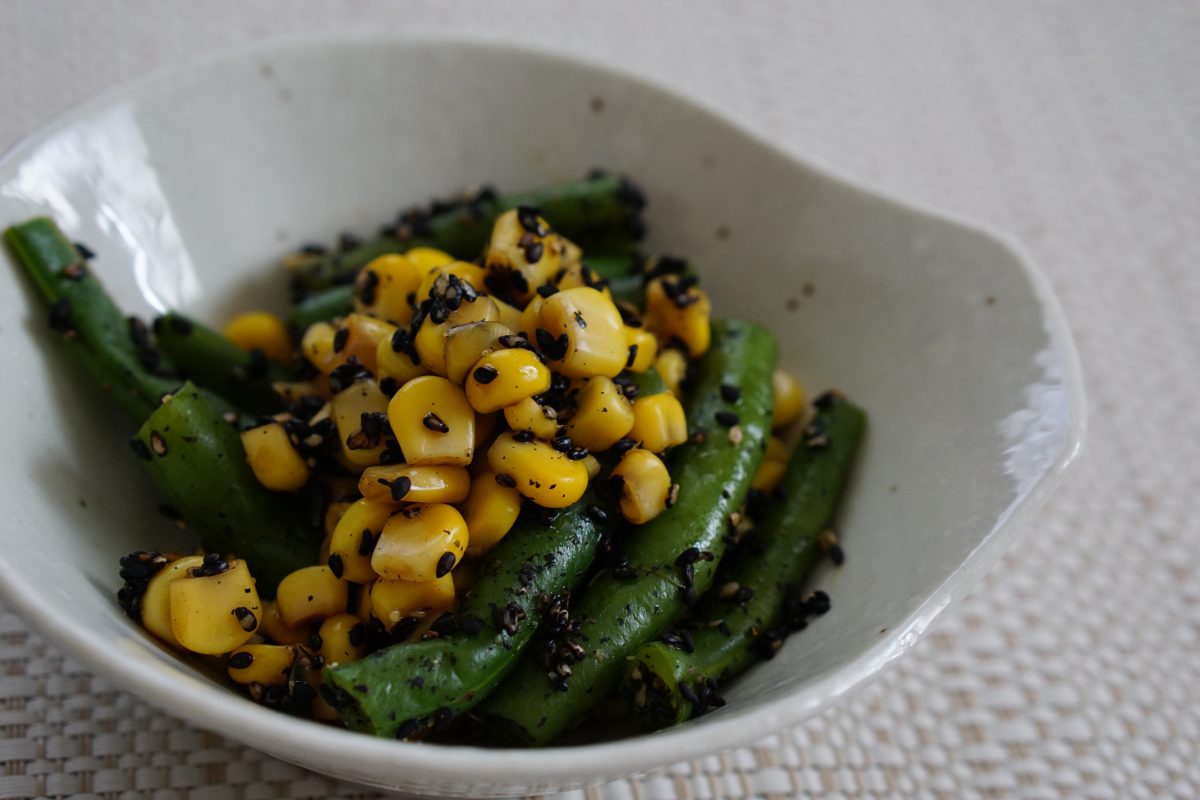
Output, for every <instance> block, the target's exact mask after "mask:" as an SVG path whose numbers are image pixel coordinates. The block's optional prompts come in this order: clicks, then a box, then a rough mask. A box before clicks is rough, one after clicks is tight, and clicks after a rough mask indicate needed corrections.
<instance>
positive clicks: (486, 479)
mask: <svg viewBox="0 0 1200 800" xmlns="http://www.w3.org/2000/svg"><path fill="white" fill-rule="evenodd" d="M520 514H521V494H520V492H518V491H517V490H516V489H514V488H512V487H510V486H502V485H500V484H499V483H497V482H496V473H495V472H492V471H491V470H485V471H483V472H480V473H479V474H478V475H476V476H475V480H473V481H472V482H471V492H470V494H468V495H467V500H466V502H465V503H464V504H463V518H464V519H465V520H466V523H467V530H468V531H469V532H470V538H469V540H468V542H467V555H469V556H472V557H477V556H481V555H483V554H484V553H486V552H487V551H488V550H491V549H492V547H494V546H495V544H496V543H497V542H499V541H500V540H501V539H503V538H504V535H505V534H506V533H508V532H509V531H510V530H512V526H513V525H514V524H515V523H516V521H517V517H518V516H520Z"/></svg>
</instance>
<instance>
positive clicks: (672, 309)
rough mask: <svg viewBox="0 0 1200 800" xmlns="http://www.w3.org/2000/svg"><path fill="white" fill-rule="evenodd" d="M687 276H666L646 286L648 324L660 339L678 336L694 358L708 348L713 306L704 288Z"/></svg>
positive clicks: (662, 340) (663, 340)
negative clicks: (689, 283) (690, 284)
mask: <svg viewBox="0 0 1200 800" xmlns="http://www.w3.org/2000/svg"><path fill="white" fill-rule="evenodd" d="M687 280H688V279H686V278H679V277H675V276H670V275H668V276H666V277H663V278H655V279H654V280H652V281H650V283H649V284H647V285H646V327H647V328H649V329H650V330H652V331H654V333H655V335H656V336H658V340H659V341H660V342H669V341H671V340H673V339H678V340H679V341H681V342H683V343H684V345H685V346H686V347H687V350H688V355H689V356H691V357H692V358H696V357H697V356H700V355H703V354H704V352H705V351H707V350H708V345H709V342H710V341H711V336H712V329H711V325H710V316H711V314H712V306H711V304H710V302H709V299H708V295H707V294H706V293H705V292H704V290H702V289H700V288H698V287H696V286H689V285H688V283H687Z"/></svg>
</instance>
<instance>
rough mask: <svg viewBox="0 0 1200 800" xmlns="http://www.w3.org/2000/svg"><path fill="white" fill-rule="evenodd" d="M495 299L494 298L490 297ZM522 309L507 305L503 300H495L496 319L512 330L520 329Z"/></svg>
mask: <svg viewBox="0 0 1200 800" xmlns="http://www.w3.org/2000/svg"><path fill="white" fill-rule="evenodd" d="M492 299H494V300H495V298H492ZM522 311H523V309H520V308H517V307H516V306H513V305H509V304H508V303H506V302H504V301H503V300H496V314H497V317H496V321H497V322H499V323H500V324H501V325H504V326H505V327H507V328H512V329H513V330H514V331H519V330H521V313H522Z"/></svg>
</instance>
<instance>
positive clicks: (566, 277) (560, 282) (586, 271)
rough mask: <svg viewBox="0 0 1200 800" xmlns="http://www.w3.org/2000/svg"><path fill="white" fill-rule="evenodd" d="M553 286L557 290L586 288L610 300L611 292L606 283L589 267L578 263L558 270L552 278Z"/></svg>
mask: <svg viewBox="0 0 1200 800" xmlns="http://www.w3.org/2000/svg"><path fill="white" fill-rule="evenodd" d="M554 285H555V286H557V287H558V288H559V290H560V291H561V290H566V289H578V288H579V287H581V286H588V287H591V288H592V289H595V290H596V291H598V292H600V293H601V294H603V295H604V296H605V297H607V298H608V299H609V300H611V299H612V290H610V289H609V288H608V282H607V281H605V280H604V279H603V278H601V277H600V276H599V275H597V274H596V273H595V272H594V271H593V270H592V269H591V267H588V266H585V265H583V264H580V263H578V262H575V263H573V264H569V265H567V266H565V267H563V268H562V269H560V270H559V271H558V272H557V273H556V274H555V276H554Z"/></svg>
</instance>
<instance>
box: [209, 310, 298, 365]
mask: <svg viewBox="0 0 1200 800" xmlns="http://www.w3.org/2000/svg"><path fill="white" fill-rule="evenodd" d="M224 333H225V338H227V339H229V341H231V342H233V343H234V344H236V345H237V346H238V347H240V348H242V349H243V350H255V349H257V350H261V351H262V353H263V355H265V356H266V357H267V358H270V359H272V360H274V361H279V362H281V363H284V364H286V363H289V362H290V361H291V360H292V337H291V335H290V334H289V333H288V329H287V325H285V324H284V322H283V320H281V319H280V318H279V317H277V316H275V315H274V314H271V313H269V312H266V311H247V312H245V313H243V314H238V315H237V316H236V317H234V318H233V319H231V320H230V321H229V323H228V324H227V325H226V326H225V331H224Z"/></svg>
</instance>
